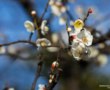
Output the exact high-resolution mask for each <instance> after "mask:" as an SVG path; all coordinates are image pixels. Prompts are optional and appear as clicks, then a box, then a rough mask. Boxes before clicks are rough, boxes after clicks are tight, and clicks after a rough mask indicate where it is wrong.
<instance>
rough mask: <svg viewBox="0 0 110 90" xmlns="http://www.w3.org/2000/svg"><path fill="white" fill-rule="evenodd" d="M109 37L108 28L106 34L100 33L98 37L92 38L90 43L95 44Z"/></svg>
mask: <svg viewBox="0 0 110 90" xmlns="http://www.w3.org/2000/svg"><path fill="white" fill-rule="evenodd" d="M108 39H110V30H109V32H108V33H107V34H105V35H102V36H100V37H98V38H97V37H94V38H93V44H92V45H96V44H99V43H102V42H105V41H106V40H108Z"/></svg>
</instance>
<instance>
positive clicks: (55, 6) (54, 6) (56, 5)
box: [49, 1, 67, 17]
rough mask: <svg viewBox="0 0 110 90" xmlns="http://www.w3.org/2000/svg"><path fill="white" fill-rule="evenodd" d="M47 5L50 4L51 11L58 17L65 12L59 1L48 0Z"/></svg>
mask: <svg viewBox="0 0 110 90" xmlns="http://www.w3.org/2000/svg"><path fill="white" fill-rule="evenodd" d="M49 5H50V6H51V10H52V13H53V14H54V15H56V16H58V17H60V16H61V15H62V13H65V12H66V10H67V9H66V7H65V6H63V5H62V3H61V2H60V1H56V2H55V1H50V2H49Z"/></svg>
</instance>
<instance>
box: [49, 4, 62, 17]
mask: <svg viewBox="0 0 110 90" xmlns="http://www.w3.org/2000/svg"><path fill="white" fill-rule="evenodd" d="M51 10H52V13H53V14H54V15H56V16H58V17H60V16H61V12H60V9H59V7H58V6H57V5H55V4H52V5H51Z"/></svg>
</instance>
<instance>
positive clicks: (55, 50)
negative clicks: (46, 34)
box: [47, 47, 58, 52]
mask: <svg viewBox="0 0 110 90" xmlns="http://www.w3.org/2000/svg"><path fill="white" fill-rule="evenodd" d="M47 50H48V51H49V52H58V47H47Z"/></svg>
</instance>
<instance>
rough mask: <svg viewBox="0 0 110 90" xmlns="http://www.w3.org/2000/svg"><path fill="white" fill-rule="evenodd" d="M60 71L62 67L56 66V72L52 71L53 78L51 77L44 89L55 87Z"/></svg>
mask: <svg viewBox="0 0 110 90" xmlns="http://www.w3.org/2000/svg"><path fill="white" fill-rule="evenodd" d="M61 73H62V69H60V68H58V70H57V72H56V73H54V78H53V80H52V82H51V83H49V86H48V87H46V90H52V89H53V88H54V87H55V85H56V84H57V82H58V79H59V77H60V75H61Z"/></svg>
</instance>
